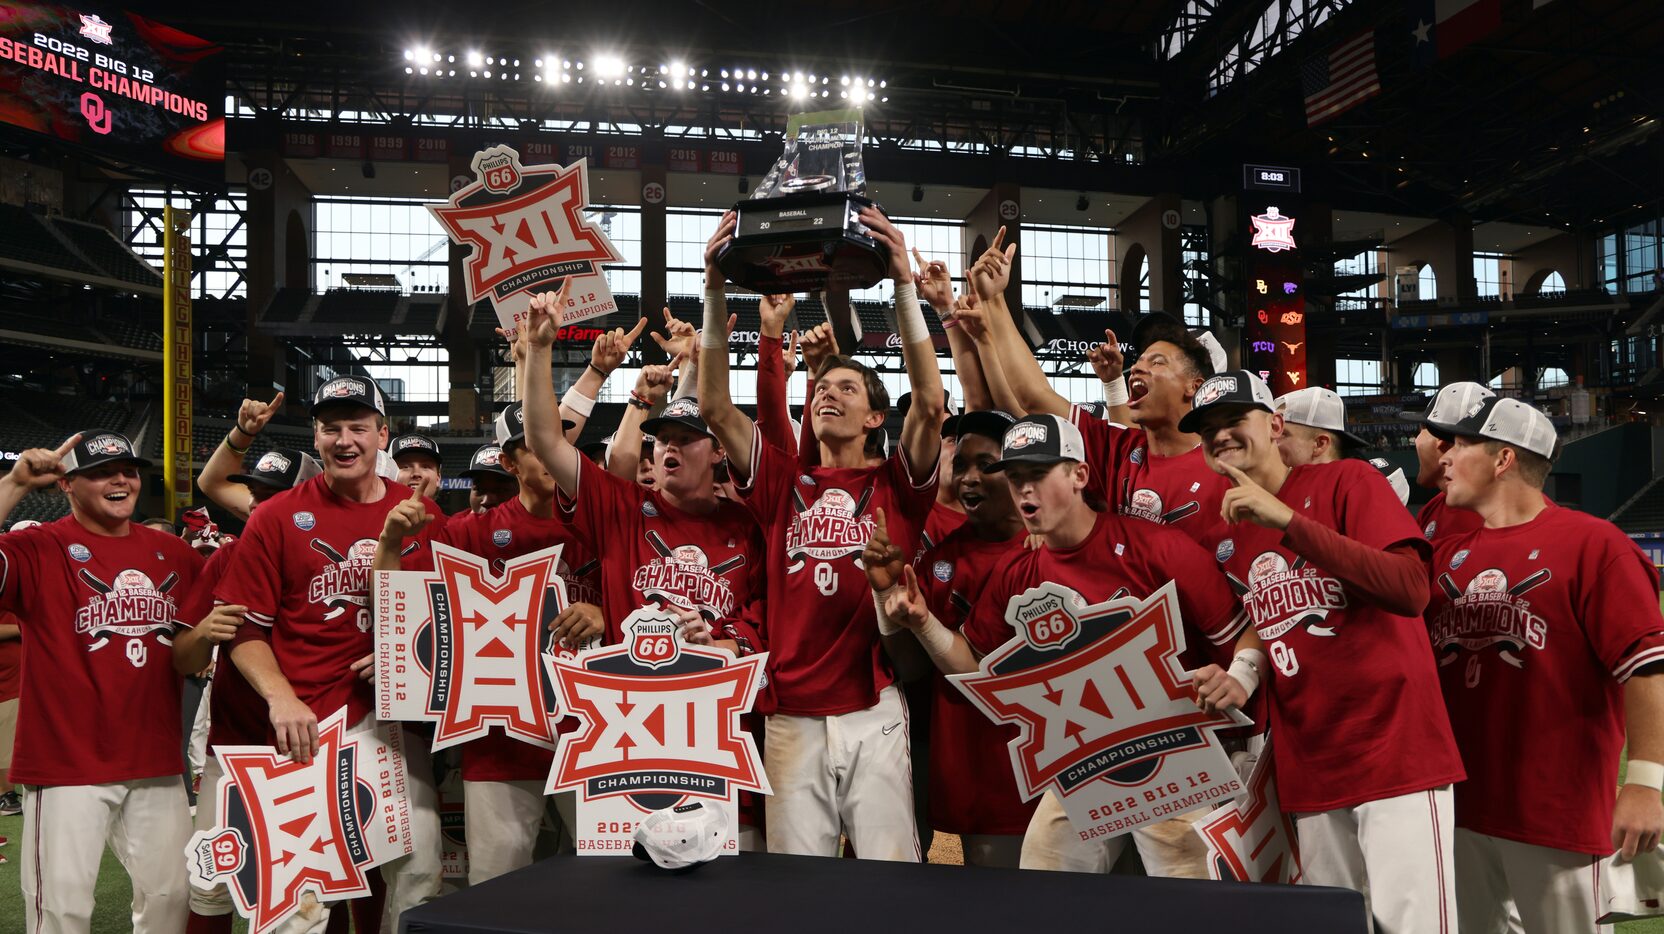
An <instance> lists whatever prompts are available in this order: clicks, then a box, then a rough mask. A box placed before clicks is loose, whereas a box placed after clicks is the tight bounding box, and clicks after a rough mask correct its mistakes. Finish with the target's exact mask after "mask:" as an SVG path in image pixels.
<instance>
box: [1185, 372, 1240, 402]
mask: <svg viewBox="0 0 1664 934" xmlns="http://www.w3.org/2000/svg"><path fill="white" fill-rule="evenodd" d="M1236 391H1237V382H1236V377H1234V376H1215V377H1213V378H1212V379H1210V380H1208V381H1207V382H1205V383H1203V384H1202V388H1201V389H1198V390H1196V402H1195V407H1196V408H1198V409H1199V408H1201V407H1202V406H1204V405H1212V404H1213V403H1215V402H1218V401H1219V400H1220V399H1223V398H1224V397H1226V396H1228V395H1230V394H1231V393H1234V392H1236Z"/></svg>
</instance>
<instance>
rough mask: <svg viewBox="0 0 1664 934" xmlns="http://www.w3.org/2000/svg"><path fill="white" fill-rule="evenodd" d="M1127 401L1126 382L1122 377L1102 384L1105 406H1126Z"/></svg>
mask: <svg viewBox="0 0 1664 934" xmlns="http://www.w3.org/2000/svg"><path fill="white" fill-rule="evenodd" d="M1127 400H1128V396H1127V381H1126V379H1125V378H1124V377H1120V376H1117V377H1115V378H1114V379H1112V380H1110V381H1109V382H1107V383H1104V404H1105V405H1107V406H1109V407H1111V408H1114V407H1115V406H1118V405H1126V404H1127Z"/></svg>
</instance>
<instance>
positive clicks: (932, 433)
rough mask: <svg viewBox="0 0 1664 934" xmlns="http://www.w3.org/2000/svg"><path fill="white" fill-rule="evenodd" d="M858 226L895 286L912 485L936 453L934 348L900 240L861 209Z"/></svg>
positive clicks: (938, 413) (878, 215)
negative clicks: (909, 397) (877, 245)
mask: <svg viewBox="0 0 1664 934" xmlns="http://www.w3.org/2000/svg"><path fill="white" fill-rule="evenodd" d="M861 223H863V224H866V225H867V228H868V229H869V230H871V231H872V235H873V239H875V240H878V241H879V242H881V243H883V244H884V245H885V246H887V247H889V250H890V278H891V279H894V280H895V284H896V308H895V325H896V334H897V335H898V336H899V337H900V338H901V359H902V362H903V363H905V364H906V366H907V382H908V383H909V384H911V388H912V390H913V407H912V408H910V409H908V410H907V418H906V419H904V420H903V421H902V423H901V443H902V446H903V447H905V448H906V450H907V464H908V467H909V469H910V470H911V471H912V473H913V479H914V481H921V480H925V479H927V478H929V477H930V476H932V475H933V474H934V473H935V472H936V461H937V460H938V458H939V457H940V455H941V453H942V369H941V367H940V366H939V365H938V364H937V362H936V345H935V343H933V342H932V341H931V339H930V332H929V331H927V330H925V326H924V313H923V312H922V311H921V310H920V308H919V295H918V291H917V289H916V287H915V286H914V284H913V281H914V271H913V268H912V264H911V263H909V262H908V256H907V240H906V238H905V237H903V236H902V234H901V230H900V229H899V228H897V227H896V225H894V224H892V223H890V219H889V218H888V217H885V216H884V214H883V212H881V211H879V210H878V209H877V208H873V207H868V208H863V209H862V210H861ZM920 272H921V274H922V272H923V271H922V270H921V271H920Z"/></svg>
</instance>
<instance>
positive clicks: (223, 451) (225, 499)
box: [196, 391, 293, 522]
mask: <svg viewBox="0 0 1664 934" xmlns="http://www.w3.org/2000/svg"><path fill="white" fill-rule="evenodd" d="M283 398H284V397H283V393H282V391H279V392H278V394H277V395H275V396H273V397H272V401H270V402H260V401H258V400H255V399H244V400H243V404H242V405H241V406H239V407H238V409H237V416H236V419H235V422H236V425H235V426H234V427H233V428H232V429H231V430H230V431H228V432H226V434H225V438H224V439H222V440H221V441H220V444H219V447H216V448H214V453H213V454H212V455H211V456H210V457H209V458H208V462H207V463H206V464H203V465H202V473H201V475H200V476H198V477H197V479H196V485H197V489H199V490H201V491H202V495H204V496H206V497H208V499H209V500H210V501H211V502H213V503H214V504H215V505H217V506H219V507H220V508H221V509H224V510H225V511H226V512H229V513H231V515H233V516H235V517H236V518H237V519H238V520H240V521H243V522H247V521H248V515H249V513H250V512H252V511H253V509H254V503H255V500H254V499H253V493H254V490H255V487H254V486H253V485H249V484H239V483H238V482H237V481H236V480H235V479H234V478H233V475H234V474H237V473H238V472H239V471H241V470H242V469H243V458H244V457H246V456H247V455H248V449H249V448H250V447H252V446H253V445H254V439H255V438H258V437H260V432H262V431H264V430H265V429H266V424H267V423H268V422H270V421H271V420H272V416H274V415H276V414H277V413H278V412H280V411H282V410H283ZM282 456H284V457H289V458H291V459H292V458H293V454H292V452H291V453H285V454H283V455H282ZM284 489H287V487H284Z"/></svg>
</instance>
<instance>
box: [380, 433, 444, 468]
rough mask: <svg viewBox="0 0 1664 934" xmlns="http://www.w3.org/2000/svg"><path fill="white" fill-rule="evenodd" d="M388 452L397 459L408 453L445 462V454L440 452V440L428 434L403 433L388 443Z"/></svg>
mask: <svg viewBox="0 0 1664 934" xmlns="http://www.w3.org/2000/svg"><path fill="white" fill-rule="evenodd" d="M387 453H388V454H389V455H391V456H392V458H393V460H395V461H397V460H398V459H399V458H401V457H405V456H407V455H420V456H423V457H430V458H432V459H433V460H434V461H436V462H438V463H441V464H442V463H444V462H445V458H444V455H442V454H440V453H439V442H437V441H435V440H433V439H432V438H430V437H428V436H427V435H421V434H414V433H411V434H403V435H399V436H398V437H396V438H394V439H393V440H392V441H389V442H388V443H387Z"/></svg>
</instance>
